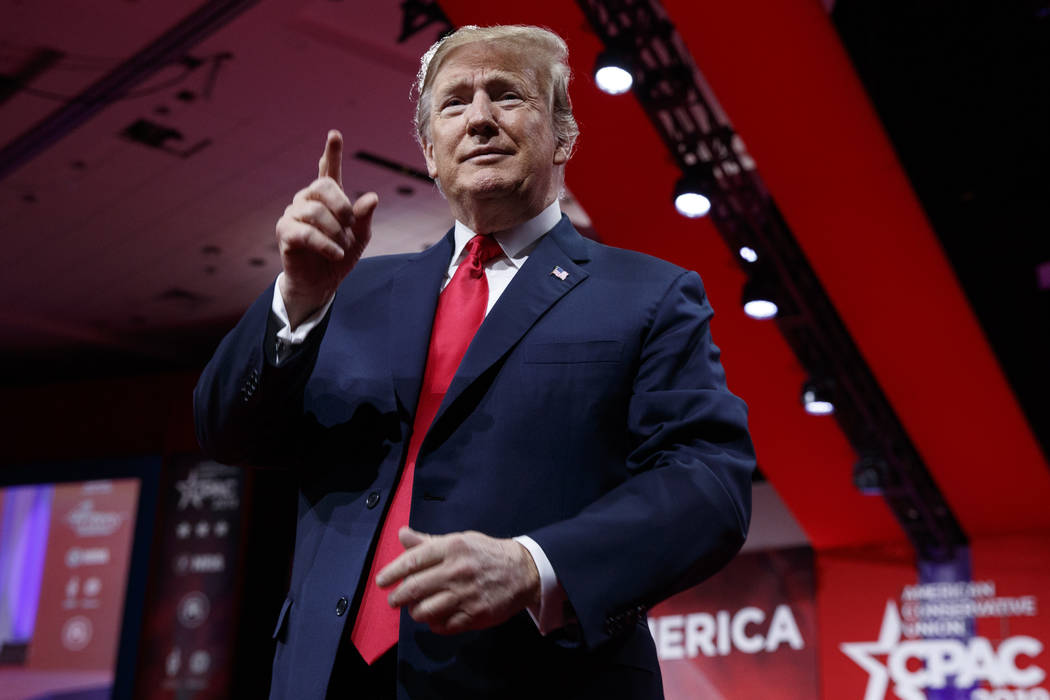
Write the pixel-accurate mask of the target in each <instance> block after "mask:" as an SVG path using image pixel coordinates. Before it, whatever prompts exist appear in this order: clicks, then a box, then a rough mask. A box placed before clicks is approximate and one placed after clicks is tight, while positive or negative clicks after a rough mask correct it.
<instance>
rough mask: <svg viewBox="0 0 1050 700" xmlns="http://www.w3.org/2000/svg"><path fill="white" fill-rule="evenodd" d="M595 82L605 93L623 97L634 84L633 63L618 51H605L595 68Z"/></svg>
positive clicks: (599, 57)
mask: <svg viewBox="0 0 1050 700" xmlns="http://www.w3.org/2000/svg"><path fill="white" fill-rule="evenodd" d="M594 82H595V83H596V84H597V85H598V89H599V90H601V91H602V92H604V93H607V94H609V95H622V94H623V93H625V92H627V91H628V90H630V89H631V85H633V84H634V76H633V75H631V62H630V61H629V60H628V59H627V57H626V56H624V55H623V54H621V53H619V52H617V51H611V50H607V51H603V52H602V53H601V54H600V55H599V56H598V61H597V63H596V64H595V66H594Z"/></svg>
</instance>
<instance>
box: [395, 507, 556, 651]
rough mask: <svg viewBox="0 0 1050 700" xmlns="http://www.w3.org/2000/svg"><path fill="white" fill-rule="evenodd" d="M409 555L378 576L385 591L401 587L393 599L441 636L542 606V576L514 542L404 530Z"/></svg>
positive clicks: (403, 541)
mask: <svg viewBox="0 0 1050 700" xmlns="http://www.w3.org/2000/svg"><path fill="white" fill-rule="evenodd" d="M398 538H399V539H400V540H401V544H402V545H404V547H405V551H404V553H402V554H401V555H400V556H399V557H398V558H397V559H395V560H394V561H392V562H390V563H389V564H388V565H387V566H385V567H384V568H383V570H382V571H380V572H379V574H378V575H377V576H376V583H377V584H379V586H380V587H381V588H389V587H392V586H394V585H395V584H397V583H398V582H399V581H400V582H401V585H399V586H398V587H397V588H396V589H394V591H393V592H392V593H391V594H390V596H389V598H388V601H389V603H390V605H391V606H393V607H402V606H404V607H405V608H407V609H408V614H409V615H411V616H412V618H413V619H414V620H416V621H417V622H423V623H426V624H427V625H429V626H430V629H431V630H433V631H434V632H437V633H438V634H457V633H459V632H465V631H467V630H481V629H486V628H488V627H492V626H494V625H498V624H499V623H501V622H503V621H505V620H507V619H509V618H510V617H511V616H512V615H515V614H517V613H518V612H520V611H522V610H524V609H525V608H526V607H527V606H529V605H534V606H536V607H537V608H538V607H539V602H540V577H539V572H537V570H536V564H535V563H533V561H532V556H531V555H530V554H529V552H528V550H526V549H525V547H523V546H522V545H520V544H518V543H517V542H515V541H514V540H503V539H496V538H494V537H489V536H488V535H484V534H482V533H480V532H454V533H451V534H448V535H427V534H424V533H422V532H416V531H415V530H412V529H411V528H408V527H403V528H401V530H400V531H399V532H398Z"/></svg>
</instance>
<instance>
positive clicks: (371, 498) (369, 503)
mask: <svg viewBox="0 0 1050 700" xmlns="http://www.w3.org/2000/svg"><path fill="white" fill-rule="evenodd" d="M377 505H379V489H376V490H375V491H373V492H372V493H370V494H368V498H366V499H365V506H366V507H367V508H368V509H369V510H372V509H373V508H375V507H376V506H377Z"/></svg>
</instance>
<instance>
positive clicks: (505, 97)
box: [499, 92, 521, 102]
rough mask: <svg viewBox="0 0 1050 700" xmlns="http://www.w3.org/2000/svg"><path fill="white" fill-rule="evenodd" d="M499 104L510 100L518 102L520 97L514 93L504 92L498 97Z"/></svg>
mask: <svg viewBox="0 0 1050 700" xmlns="http://www.w3.org/2000/svg"><path fill="white" fill-rule="evenodd" d="M499 99H500V102H508V101H512V100H520V99H521V96H520V95H519V94H518V93H516V92H505V93H503V94H502V95H500V96H499Z"/></svg>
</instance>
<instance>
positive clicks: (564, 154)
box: [554, 143, 572, 165]
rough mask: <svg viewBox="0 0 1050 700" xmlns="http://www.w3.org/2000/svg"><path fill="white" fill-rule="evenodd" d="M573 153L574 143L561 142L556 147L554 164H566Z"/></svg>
mask: <svg viewBox="0 0 1050 700" xmlns="http://www.w3.org/2000/svg"><path fill="white" fill-rule="evenodd" d="M571 153H572V145H571V144H566V143H559V144H558V147H557V148H555V149H554V164H555V165H565V163H567V162H568V161H569V155H570V154H571Z"/></svg>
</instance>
